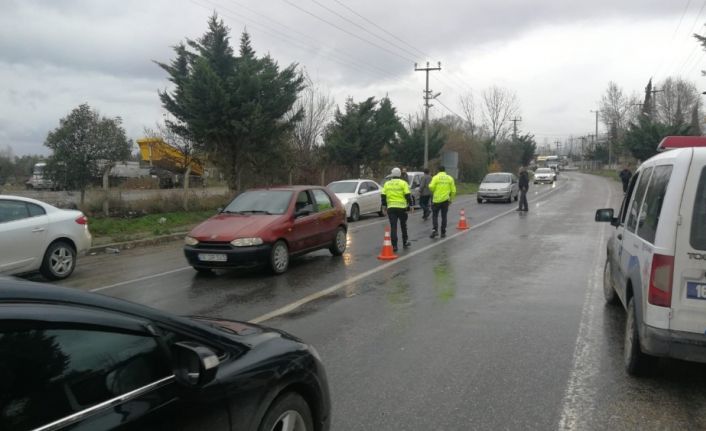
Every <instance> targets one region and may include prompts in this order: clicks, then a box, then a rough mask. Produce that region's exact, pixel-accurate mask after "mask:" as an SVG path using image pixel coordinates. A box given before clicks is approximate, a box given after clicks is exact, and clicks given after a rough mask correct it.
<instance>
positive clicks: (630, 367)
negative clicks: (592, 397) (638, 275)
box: [623, 298, 655, 376]
mask: <svg viewBox="0 0 706 431" xmlns="http://www.w3.org/2000/svg"><path fill="white" fill-rule="evenodd" d="M636 307H637V305H635V298H630V301H629V302H628V315H627V318H626V319H625V351H624V355H623V360H624V364H625V371H627V372H628V374H630V375H632V376H644V375H646V374H647V373H648V371H649V369H650V368H651V366H652V365H653V364H654V359H655V358H654V357H653V356H650V355H647V354H645V353H643V352H642V350H641V349H640V334H639V332H638V330H637V326H638V322H637V309H636Z"/></svg>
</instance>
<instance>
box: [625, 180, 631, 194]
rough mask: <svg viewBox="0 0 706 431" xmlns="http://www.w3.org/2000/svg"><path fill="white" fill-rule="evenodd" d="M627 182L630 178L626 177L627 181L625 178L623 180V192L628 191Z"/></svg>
mask: <svg viewBox="0 0 706 431" xmlns="http://www.w3.org/2000/svg"><path fill="white" fill-rule="evenodd" d="M629 184H630V179H628V180H627V181H626V180H623V193H627V192H628V185H629Z"/></svg>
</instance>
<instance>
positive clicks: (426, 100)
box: [414, 61, 441, 168]
mask: <svg viewBox="0 0 706 431" xmlns="http://www.w3.org/2000/svg"><path fill="white" fill-rule="evenodd" d="M432 70H441V62H438V63H437V67H429V62H428V61H427V67H417V63H414V71H415V72H426V75H427V76H426V78H427V85H426V89H425V90H424V167H425V168H428V167H429V108H431V107H432V105H431V104H430V103H429V101H430V100H432V99H436V98H437V97H439V95H440V94H441V93H436V94H435V95H433V96H432V94H431V90H429V72H431V71H432Z"/></svg>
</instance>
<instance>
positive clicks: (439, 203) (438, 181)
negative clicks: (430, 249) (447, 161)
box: [429, 166, 456, 238]
mask: <svg viewBox="0 0 706 431" xmlns="http://www.w3.org/2000/svg"><path fill="white" fill-rule="evenodd" d="M429 190H431V192H432V199H431V201H432V206H431V210H432V222H433V230H432V231H431V238H436V236H437V235H438V233H439V213H441V237H442V238H446V222H447V220H448V214H449V205H451V202H452V201H453V200H454V198H455V197H456V183H455V182H454V179H453V177H452V176H451V175H448V174H447V173H446V169H445V168H444V167H443V166H439V173H437V174H436V175H434V178H432V179H431V183H429Z"/></svg>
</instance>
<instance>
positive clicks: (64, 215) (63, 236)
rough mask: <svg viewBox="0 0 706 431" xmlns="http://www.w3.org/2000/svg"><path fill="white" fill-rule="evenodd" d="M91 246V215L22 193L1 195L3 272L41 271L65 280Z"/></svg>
mask: <svg viewBox="0 0 706 431" xmlns="http://www.w3.org/2000/svg"><path fill="white" fill-rule="evenodd" d="M90 247H91V233H90V232H89V230H88V218H86V216H85V215H83V213H82V212H81V211H75V210H63V209H59V208H56V207H54V206H52V205H49V204H47V203H44V202H41V201H38V200H35V199H29V198H23V197H19V196H10V195H0V274H8V275H18V274H25V273H31V272H36V271H39V272H40V273H41V274H42V275H43V276H44V277H46V278H48V279H50V280H61V279H64V278H66V277H68V276H69V275H71V273H72V272H73V271H74V268H76V258H77V256H79V255H81V254H84V253H85V252H86V251H87V250H88V249H89V248H90Z"/></svg>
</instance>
